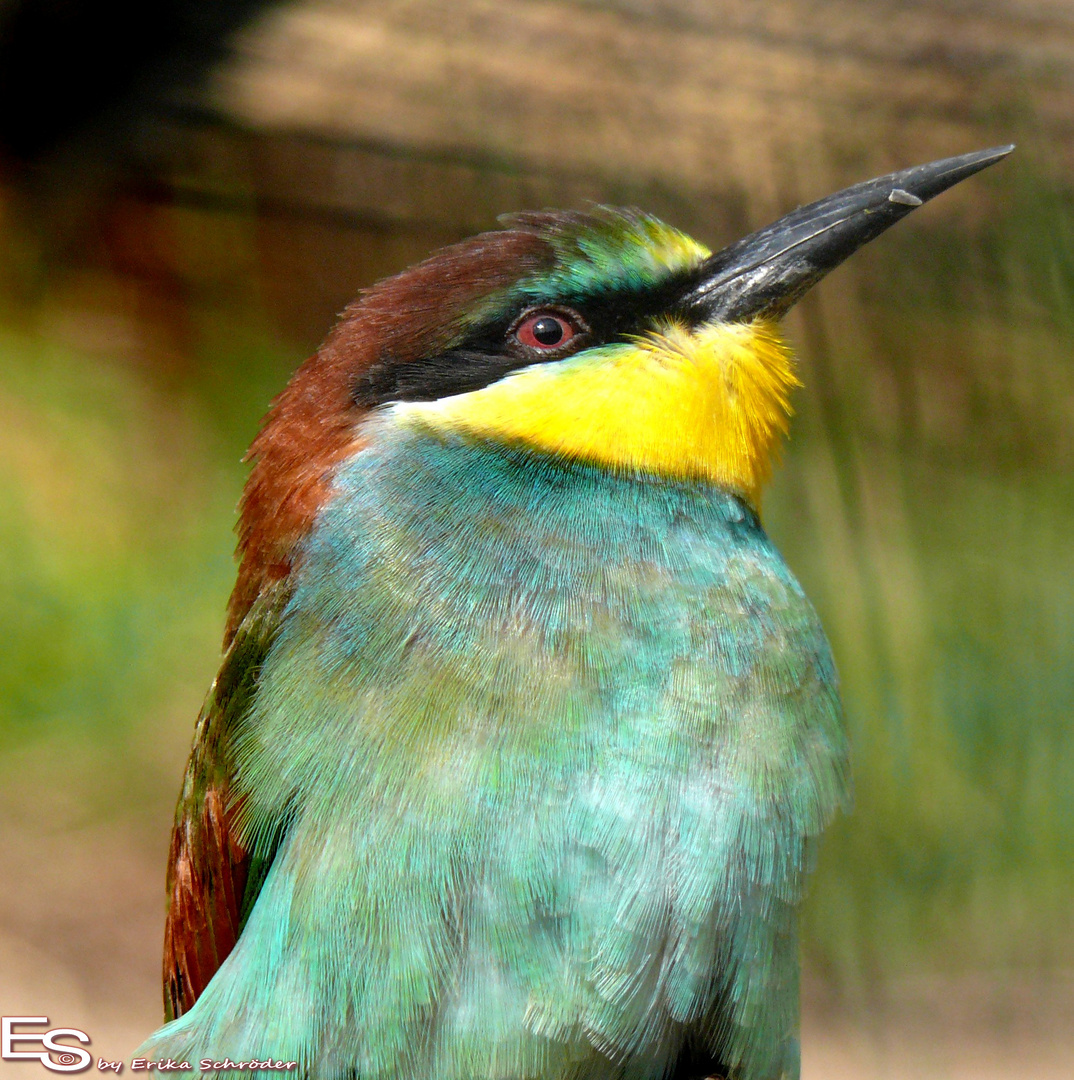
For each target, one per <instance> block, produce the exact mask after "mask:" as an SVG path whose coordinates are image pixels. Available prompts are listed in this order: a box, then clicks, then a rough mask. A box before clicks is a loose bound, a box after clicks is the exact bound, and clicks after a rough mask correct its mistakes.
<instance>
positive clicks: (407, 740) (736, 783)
mask: <svg viewBox="0 0 1074 1080" xmlns="http://www.w3.org/2000/svg"><path fill="white" fill-rule="evenodd" d="M331 490H332V497H331V499H330V500H329V501H327V502H326V503H325V504H324V506H323V507H322V509H321V510H320V512H319V514H318V516H317V518H316V521H315V524H314V526H313V528H312V531H311V532H310V533H309V535H308V537H307V538H306V540H305V541H304V542H303V544H302V546H301V548H300V558H299V559H298V560H297V562H296V569H295V570H294V572H293V574H292V579H291V580H292V585H293V589H292V591H291V592H290V595H289V597H288V599H287V601H286V607H285V609H284V610H283V613H282V616H281V618H280V621H279V628H278V630H277V632H276V633H275V635H274V636H273V638H272V640H271V643H270V644H269V646H268V649H267V652H266V655H265V661H264V665H263V669H262V672H261V676H260V680H259V682H258V685H257V690H256V694H255V695H254V696H253V698H252V700H251V701H250V704H249V707H248V709H246V710H245V711H244V713H243V716H242V717H241V721H240V722H239V723H238V724H237V727H236V730H235V733H234V736H233V739H232V741H231V744H230V745H231V748H232V754H233V759H232V760H233V783H234V795H235V796H237V798H238V800H239V801H238V802H237V804H236V805H237V807H238V812H239V821H238V822H237V823H236V827H237V829H238V833H237V835H238V838H239V841H240V843H241V844H242V846H243V848H244V849H246V850H248V851H249V852H250V853H251V854H252V857H253V858H254V859H260V860H262V862H264V863H269V862H270V863H271V867H270V869H269V870H268V872H267V876H265V878H264V884H263V886H262V887H261V889H260V894H259V895H258V897H257V899H256V903H254V904H253V907H252V910H251V912H250V915H249V918H248V921H247V922H246V925H245V928H244V930H243V933H242V935H241V937H240V939H239V942H238V944H237V946H236V947H235V948H234V950H233V951H232V952H231V954H230V956H228V958H227V959H226V960H225V961H224V963H223V965H222V967H221V968H220V970H219V972H218V973H217V976H216V977H215V978H214V979H213V981H212V982H211V983H210V985H209V986H208V988H207V989H206V990H205V992H204V993H203V994H202V995H201V997H200V998H199V1000H198V1001H197V1003H196V1004H195V1005H194V1007H193V1008H192V1009H190V1011H188V1012H187V1013H186V1014H185V1015H184V1016H182V1017H181V1018H180V1019H178V1020H177V1021H175V1022H173V1023H171V1024H169V1025H167V1026H166V1027H165V1028H163V1029H162V1030H161V1031H160V1032H158V1033H157V1034H156V1035H155V1036H153V1037H152V1038H151V1039H150V1040H149V1042H148V1043H147V1044H146V1045H145V1046H144V1047H143V1048H142V1049H141V1050H140V1051H139V1053H140V1054H141V1055H148V1056H150V1057H154V1058H159V1057H167V1056H171V1057H174V1058H176V1059H177V1060H178V1059H182V1058H184V1057H186V1058H189V1059H191V1060H192V1061H193V1062H194V1063H195V1064H196V1061H197V1060H198V1059H201V1058H203V1057H213V1056H217V1057H218V1058H219V1057H222V1056H224V1055H228V1056H230V1057H231V1058H232V1059H233V1060H241V1059H243V1058H246V1059H249V1058H253V1057H256V1058H264V1057H266V1056H272V1057H283V1058H285V1059H294V1060H298V1061H300V1062H301V1063H302V1064H303V1068H304V1069H305V1071H306V1075H308V1076H310V1077H315V1078H318V1080H319V1078H335V1077H350V1076H360V1077H362V1078H363V1080H374V1078H379V1077H388V1076H392V1077H400V1078H409V1077H414V1078H415V1080H416V1078H417V1077H419V1076H421V1077H425V1076H430V1075H435V1076H437V1077H438V1078H443V1080H469V1078H472V1077H476V1076H484V1077H490V1078H504V1080H507V1078H520V1077H540V1078H549V1080H552V1078H557V1080H558V1078H567V1077H575V1076H583V1075H584V1076H586V1077H594V1078H597V1077H603V1076H608V1077H613V1076H614V1077H634V1076H637V1077H654V1078H655V1077H659V1076H662V1075H664V1074H665V1073H666V1072H667V1071H668V1069H669V1067H670V1065H671V1064H672V1063H673V1062H674V1061H675V1060H677V1059H680V1060H685V1058H684V1055H686V1056H689V1054H694V1053H697V1054H700V1055H701V1058H702V1059H703V1060H705V1061H708V1062H710V1063H717V1064H719V1065H720V1067H722V1068H723V1069H725V1070H726V1071H727V1072H728V1073H729V1074H730V1075H733V1076H735V1077H740V1078H742V1080H774V1078H790V1077H794V1076H795V1075H797V1042H796V1028H797V945H796V937H795V915H794V911H795V906H796V904H797V902H798V900H799V898H800V895H801V889H802V884H803V879H804V875H805V873H806V871H807V869H808V867H809V865H810V860H811V857H812V846H813V842H814V839H815V837H816V836H817V835H818V834H819V832H820V831H821V830H822V828H823V827H824V825H825V824H826V823H827V822H828V821H829V819H830V818H831V816H832V815H833V813H834V812H835V810H836V808H837V807H838V806H839V805H840V803H841V802H842V801H843V800H844V799H845V797H846V787H847V766H846V745H845V741H844V736H843V733H842V728H841V724H840V717H839V705H838V697H837V691H836V679H835V674H834V669H833V666H832V662H831V657H830V655H829V650H828V647H827V644H826V642H825V639H824V637H823V634H822V632H821V630H820V627H819V625H818V623H817V620H816V616H815V614H814V612H813V610H812V608H811V606H810V605H809V603H808V601H807V600H806V599H805V597H804V596H803V594H802V592H801V589H800V588H799V586H798V585H797V583H796V582H795V580H794V578H793V577H792V576H791V574H790V572H789V571H788V570H787V568H786V566H785V565H784V563H783V561H782V560H781V559H780V557H779V555H778V553H777V552H776V551H775V549H774V548H773V547H772V545H771V544H770V542H769V541H768V539H767V537H766V536H765V534H764V532H763V531H762V530H761V528H760V525H759V523H758V521H757V518H756V516H755V514H754V513H753V511H752V510H751V509H750V508H749V506H748V505H747V504H745V503H744V502H742V501H741V500H740V499H738V498H737V497H735V496H734V495H732V494H729V493H727V492H725V491H722V490H720V489H719V488H717V487H715V486H713V485H711V484H708V483H705V482H701V481H666V480H665V481H662V482H659V483H658V482H654V481H653V480H651V479H647V478H645V477H644V476H630V475H621V474H616V473H611V472H607V471H604V470H600V469H596V468H590V467H588V466H586V465H584V464H576V463H570V462H566V461H563V460H560V459H557V458H556V457H554V456H551V455H542V454H539V453H534V452H532V451H529V450H525V449H518V448H516V449H512V448H510V447H508V446H505V445H503V444H500V443H497V442H495V441H484V440H480V439H476V438H473V437H470V436H465V435H460V434H456V433H452V432H445V431H436V430H432V429H428V428H425V427H424V426H422V425H421V424H414V423H407V424H404V423H402V422H401V420H400V418H399V417H398V416H397V415H395V414H393V413H391V412H389V413H386V414H380V415H377V416H375V417H374V418H373V419H371V420H370V421H368V422H367V423H366V424H365V425H364V427H363V445H362V449H361V450H360V451H359V452H357V453H354V454H352V455H351V456H350V457H348V458H346V459H345V460H344V461H343V462H342V463H341V464H340V465H339V466H338V468H337V469H336V470H335V473H334V475H333V477H332V484H331ZM195 1075H197V1072H196V1071H195Z"/></svg>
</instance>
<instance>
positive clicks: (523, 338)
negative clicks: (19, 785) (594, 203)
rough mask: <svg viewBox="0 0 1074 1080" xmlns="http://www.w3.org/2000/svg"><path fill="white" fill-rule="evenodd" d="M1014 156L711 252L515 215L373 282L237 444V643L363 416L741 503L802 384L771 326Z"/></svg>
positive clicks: (978, 159)
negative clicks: (847, 263)
mask: <svg viewBox="0 0 1074 1080" xmlns="http://www.w3.org/2000/svg"><path fill="white" fill-rule="evenodd" d="M1011 149H1012V148H1011V147H1001V148H997V149H994V150H985V151H980V152H978V153H974V154H966V155H963V156H962V157H956V158H948V159H946V160H943V161H937V162H933V163H931V164H929V165H922V166H918V167H916V168H912V169H906V170H904V171H902V172H898V173H893V174H891V175H889V176H884V177H880V178H878V179H876V180H871V181H868V182H866V183H863V184H857V185H855V186H854V187H851V188H848V189H846V190H845V191H841V192H838V193H837V194H835V195H831V196H829V197H828V198H826V199H821V200H820V201H819V202H815V203H812V204H811V205H809V206H805V207H800V208H799V209H797V210H795V211H793V212H792V213H790V214H788V215H786V216H785V217H783V218H780V219H779V220H778V221H777V222H775V223H774V224H773V225H770V226H768V227H767V228H765V229H762V230H760V231H758V232H755V233H752V234H751V235H749V236H747V237H745V238H744V239H742V240H739V241H738V242H737V243H734V244H732V245H730V246H729V247H726V248H724V249H723V250H722V251H719V252H717V253H716V254H710V252H709V251H708V250H707V249H706V248H705V247H704V246H703V245H701V244H699V243H697V242H696V241H694V240H692V239H690V238H689V237H688V236H685V235H684V234H683V233H681V232H679V231H677V230H675V229H673V228H671V227H670V226H668V225H665V224H663V223H662V222H660V221H658V220H656V219H655V218H652V217H649V216H647V215H645V214H642V213H640V212H637V211H633V210H626V211H624V210H613V209H608V208H605V207H600V208H597V209H595V210H593V211H591V212H588V213H577V212H543V213H523V214H516V215H512V216H510V217H507V218H505V219H504V228H503V229H501V230H499V231H496V232H490V233H484V234H482V235H480V236H477V237H474V238H473V239H471V240H467V241H464V242H462V243H460V244H456V245H454V246H452V247H448V248H445V249H443V250H442V251H439V252H437V253H435V254H433V255H432V256H430V257H429V258H428V259H426V260H425V261H424V262H421V263H419V264H418V265H416V266H414V267H411V268H410V269H408V270H405V271H404V272H402V273H401V274H398V275H397V276H395V277H392V278H389V279H387V280H385V281H382V282H380V283H379V284H377V285H375V286H373V287H372V288H371V289H369V290H368V291H367V292H366V293H364V294H363V295H362V296H360V297H359V298H358V300H356V301H355V302H354V303H353V304H352V305H351V306H350V307H349V308H347V310H346V311H345V313H344V315H343V318H342V320H341V321H340V323H339V324H338V325H337V326H336V328H335V329H334V330H333V331H332V332H331V334H330V335H329V336H328V338H327V339H326V341H325V343H324V344H323V345H322V347H321V349H320V350H319V351H318V352H317V354H316V355H315V356H314V357H312V358H311V359H310V360H309V361H307V362H306V363H305V364H304V365H303V366H302V367H301V368H299V370H298V371H297V372H296V374H295V376H294V378H293V379H292V380H291V382H290V384H289V385H288V387H287V389H286V390H285V391H284V392H283V394H281V395H280V397H279V398H278V399H277V400H276V402H275V403H274V405H273V408H272V411H271V412H270V414H269V417H268V419H267V421H266V424H265V426H264V428H263V430H262V432H261V434H260V435H259V436H258V437H257V439H256V440H255V442H254V444H253V446H252V447H251V456H252V457H253V458H254V459H255V462H256V463H255V466H254V469H253V471H252V473H251V476H250V480H249V482H248V484H247V488H246V492H245V495H244V498H243V507H242V520H241V523H240V527H239V531H240V554H241V556H242V568H241V570H240V576H239V582H238V584H237V586H236V590H235V594H234V595H233V597H232V609H231V631H233V629H234V627H235V626H236V625H237V624H238V622H239V621H240V620H241V618H242V617H243V615H244V614H245V611H246V610H247V609H248V607H249V605H250V603H251V602H252V601H253V599H254V598H255V597H256V596H257V595H258V593H259V592H260V590H261V589H262V588H263V586H264V585H265V584H267V583H271V582H273V581H277V580H280V579H282V578H284V577H286V576H287V575H288V574H289V572H290V569H291V564H292V561H293V557H294V552H295V549H296V547H297V545H298V544H299V542H300V540H301V538H302V536H303V535H304V534H305V533H306V531H308V529H309V528H310V526H311V525H312V522H313V519H314V517H315V516H316V512H317V510H318V508H319V507H320V506H321V505H322V504H323V503H324V501H325V500H326V499H328V498H329V497H330V495H331V476H332V472H333V470H334V468H335V466H336V465H338V463H339V462H340V461H342V460H343V459H345V458H347V457H349V456H350V455H352V454H353V453H356V452H358V451H359V450H360V449H361V447H362V446H363V445H365V440H366V439H367V438H369V431H370V428H369V424H368V420H369V418H370V416H371V415H372V414H374V413H377V412H386V413H388V419H389V420H390V421H391V424H389V425H387V428H386V426H385V425H384V424H379V425H377V430H378V431H379V432H381V433H383V432H384V431H385V430H389V431H390V430H391V425H392V424H399V425H404V426H409V425H419V426H424V427H426V428H430V429H434V430H439V431H451V432H454V433H458V434H459V435H461V436H463V437H464V438H472V439H474V440H479V441H488V440H494V441H501V442H504V443H509V444H513V445H515V446H519V447H525V448H528V449H530V450H532V451H533V453H534V454H535V455H543V456H545V457H548V456H554V457H558V458H563V459H568V460H574V461H584V462H588V463H591V464H594V465H597V466H599V467H603V468H607V469H611V470H616V471H619V472H628V473H632V474H637V475H640V476H650V477H666V478H676V479H687V478H689V479H695V480H702V481H706V482H710V483H712V484H714V485H717V486H719V487H722V488H724V489H726V490H729V491H732V492H734V493H736V494H738V495H740V496H741V497H742V498H743V499H745V500H747V501H748V502H750V503H751V504H753V505H754V506H756V505H757V503H758V501H759V498H760V494H761V489H762V487H763V485H764V483H765V482H766V480H767V479H768V477H769V475H770V472H771V468H772V463H773V458H774V455H775V453H776V451H777V449H778V445H779V441H780V439H781V437H782V435H783V434H784V432H785V431H786V428H787V420H788V417H789V414H790V405H789V395H790V392H791V391H792V389H793V388H794V387H795V385H797V380H796V377H795V374H794V361H793V357H792V354H791V351H790V349H789V348H788V346H787V344H786V342H785V341H784V340H783V338H782V336H781V335H780V333H779V330H778V327H777V320H778V318H779V317H780V316H781V315H782V314H783V313H784V312H785V311H786V310H787V309H788V308H789V307H790V306H791V305H792V304H793V303H794V302H795V301H796V300H798V299H799V298H800V297H801V296H802V295H803V294H804V293H805V292H806V290H808V289H809V288H810V287H811V286H812V285H813V284H815V283H816V282H817V281H819V280H820V278H822V277H823V276H824V275H825V274H826V273H828V271H830V270H832V269H833V268H834V267H836V266H837V265H838V264H839V263H841V262H842V261H843V260H844V259H846V258H847V257H848V256H849V255H850V254H852V253H853V252H854V251H855V250H856V249H857V248H859V247H860V246H861V245H862V244H864V243H866V242H867V241H869V240H871V239H873V238H874V237H876V236H878V235H879V234H880V233H881V232H883V231H884V230H885V229H887V228H888V227H889V226H890V225H892V224H894V222H896V221H898V220H899V219H900V218H902V217H904V216H905V215H906V214H908V213H909V212H910V211H911V210H912V209H913V208H914V207H916V206H920V205H921V204H922V203H923V202H925V201H927V200H928V199H930V198H932V197H933V196H934V195H937V194H939V193H940V192H942V191H944V190H945V189H947V188H949V187H951V186H952V185H953V184H956V183H957V182H958V181H960V180H962V179H964V178H966V177H967V176H970V175H972V174H973V173H975V172H978V171H979V170H980V169H983V168H985V167H986V166H988V165H990V164H992V163H993V162H996V161H998V160H1000V159H1001V158H1002V157H1004V156H1005V155H1006V154H1007V153H1009V151H1010V150H1011ZM382 437H383V436H382ZM229 632H230V631H229Z"/></svg>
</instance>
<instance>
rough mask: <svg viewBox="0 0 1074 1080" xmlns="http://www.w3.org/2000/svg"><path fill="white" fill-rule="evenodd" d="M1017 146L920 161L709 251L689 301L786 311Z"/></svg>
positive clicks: (757, 313) (749, 314) (722, 316)
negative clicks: (921, 209) (869, 245)
mask: <svg viewBox="0 0 1074 1080" xmlns="http://www.w3.org/2000/svg"><path fill="white" fill-rule="evenodd" d="M1013 149H1014V145H1013V144H1010V145H1007V146H996V147H992V148H990V149H988V150H977V151H975V152H974V153H970V154H961V155H959V156H958V157H950V158H943V159H941V160H939V161H932V162H929V163H928V164H925V165H915V166H913V167H912V168H909V169H903V170H901V171H899V172H895V173H889V174H888V175H887V176H878V177H876V178H875V179H873V180H866V181H865V182H864V183H861V184H854V185H853V186H852V187H848V188H845V189H844V190H842V191H837V192H836V193H835V194H834V195H829V196H827V198H824V199H820V200H818V201H817V202H814V203H810V204H809V205H808V206H801V207H799V208H798V209H797V210H793V211H791V213H789V214H786V215H785V216H784V217H782V218H780V219H779V220H778V221H776V222H774V223H773V224H772V225H769V226H767V227H766V228H764V229H760V230H759V231H757V232H755V233H751V234H750V235H749V236H746V237H744V238H743V239H741V240H739V241H737V242H736V243H734V244H731V245H730V246H729V247H726V248H724V249H723V250H722V251H718V252H716V254H714V255H712V256H711V257H710V258H708V259H707V260H706V261H705V262H704V263H703V264H702V267H701V271H700V281H696V280H695V282H694V283H693V284H692V285H691V287H690V289H689V290H688V292H687V295H686V296H685V297H684V305H685V306H686V307H687V308H689V309H691V310H693V311H695V312H696V313H698V314H699V315H700V316H701V317H702V318H704V319H705V320H707V321H717V320H720V321H733V320H734V321H741V320H745V319H750V318H758V317H761V316H769V317H777V316H779V315H782V314H783V313H784V312H785V311H786V310H787V309H788V308H790V307H791V306H792V305H793V304H794V302H795V301H796V300H798V299H799V298H800V297H801V296H802V295H803V294H804V293H805V292H806V291H808V289H809V288H810V287H811V286H813V285H815V284H816V283H817V282H818V281H819V280H820V279H821V278H822V277H824V275H825V274H827V273H828V272H829V271H831V270H834V269H835V267H836V266H838V265H839V264H840V263H841V262H843V261H844V260H845V259H847V258H848V257H849V256H850V255H852V254H853V253H854V252H855V251H857V250H858V248H860V247H861V246H862V245H864V244H867V243H868V242H869V241H870V240H873V239H875V238H876V237H877V236H879V235H880V234H881V233H882V232H884V230H886V229H887V228H889V227H890V226H892V225H894V224H895V222H896V221H899V220H900V219H902V218H903V217H905V216H906V215H907V214H908V213H910V211H911V210H914V209H916V208H917V207H918V206H922V205H923V204H924V203H926V202H928V201H929V199H932V198H935V197H936V196H937V195H939V194H941V193H942V192H944V191H946V190H947V189H948V188H950V187H954V185H955V184H957V183H959V182H960V181H962V180H965V179H966V178H967V177H970V176H973V174H974V173H978V172H980V171H981V170H982V169H986V168H988V166H989V165H994V164H995V163H996V162H997V161H1001V160H1002V159H1003V158H1005V157H1006V156H1007V155H1008V154H1009V153H1010V152H1011V151H1012V150H1013Z"/></svg>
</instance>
